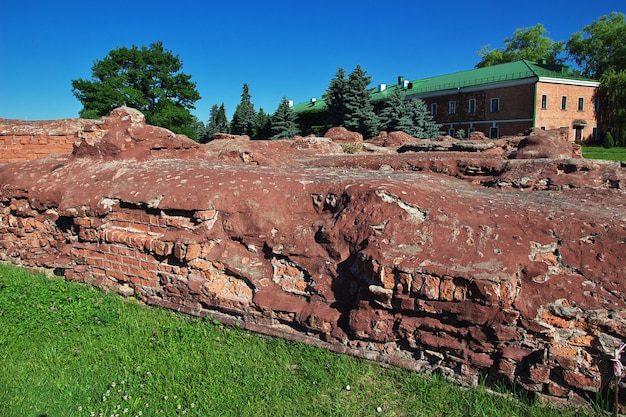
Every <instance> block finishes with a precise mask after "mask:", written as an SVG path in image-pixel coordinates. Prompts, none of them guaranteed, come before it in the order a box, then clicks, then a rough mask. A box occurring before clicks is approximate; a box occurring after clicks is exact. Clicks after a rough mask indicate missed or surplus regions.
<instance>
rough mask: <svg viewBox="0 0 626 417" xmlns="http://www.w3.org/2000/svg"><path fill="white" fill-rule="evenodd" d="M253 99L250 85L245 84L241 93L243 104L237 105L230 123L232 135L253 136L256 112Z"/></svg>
mask: <svg viewBox="0 0 626 417" xmlns="http://www.w3.org/2000/svg"><path fill="white" fill-rule="evenodd" d="M251 99H252V96H251V95H250V91H249V88H248V84H247V83H244V84H243V91H242V93H241V102H239V104H238V105H237V108H236V109H235V113H233V119H232V121H231V123H230V129H231V133H233V134H234V135H248V136H250V137H252V136H253V131H254V121H255V116H256V112H255V111H254V104H252V101H251Z"/></svg>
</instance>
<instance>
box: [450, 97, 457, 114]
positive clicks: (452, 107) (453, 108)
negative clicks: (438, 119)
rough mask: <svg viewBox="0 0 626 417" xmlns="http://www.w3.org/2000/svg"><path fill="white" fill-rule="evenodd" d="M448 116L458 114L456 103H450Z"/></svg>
mask: <svg viewBox="0 0 626 417" xmlns="http://www.w3.org/2000/svg"><path fill="white" fill-rule="evenodd" d="M448 114H456V101H454V100H452V101H448Z"/></svg>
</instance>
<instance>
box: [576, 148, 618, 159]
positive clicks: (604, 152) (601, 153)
mask: <svg viewBox="0 0 626 417" xmlns="http://www.w3.org/2000/svg"><path fill="white" fill-rule="evenodd" d="M582 147H583V157H585V158H589V159H606V160H610V161H626V148H624V147H617V146H616V147H613V148H605V147H603V146H599V145H594V146H589V145H582Z"/></svg>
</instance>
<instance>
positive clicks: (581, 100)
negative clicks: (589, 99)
mask: <svg viewBox="0 0 626 417" xmlns="http://www.w3.org/2000/svg"><path fill="white" fill-rule="evenodd" d="M583 110H585V98H584V97H578V111H583Z"/></svg>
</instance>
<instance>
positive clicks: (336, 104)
mask: <svg viewBox="0 0 626 417" xmlns="http://www.w3.org/2000/svg"><path fill="white" fill-rule="evenodd" d="M346 86H347V82H346V73H345V71H344V69H343V68H341V67H339V69H338V70H337V73H336V74H335V78H333V79H332V80H330V84H329V85H328V89H327V90H326V92H325V93H324V95H323V96H322V97H323V99H324V103H326V109H328V123H329V124H330V125H331V126H343V124H344V121H345V117H346V107H345V103H344V97H345V94H346Z"/></svg>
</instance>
